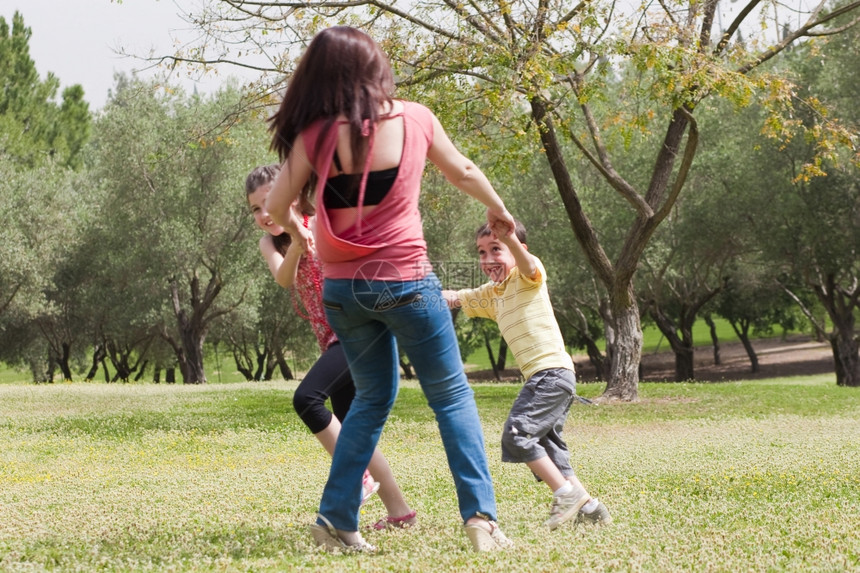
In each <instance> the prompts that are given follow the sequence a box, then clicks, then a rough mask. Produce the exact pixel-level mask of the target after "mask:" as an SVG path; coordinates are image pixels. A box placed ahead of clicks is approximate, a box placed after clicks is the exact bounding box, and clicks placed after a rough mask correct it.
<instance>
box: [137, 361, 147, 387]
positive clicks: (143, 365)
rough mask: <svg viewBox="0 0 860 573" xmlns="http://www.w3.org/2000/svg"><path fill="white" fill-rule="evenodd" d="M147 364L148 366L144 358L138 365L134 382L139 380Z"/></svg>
mask: <svg viewBox="0 0 860 573" xmlns="http://www.w3.org/2000/svg"><path fill="white" fill-rule="evenodd" d="M147 366H149V360H144V361H143V364H141V365H140V369H139V370H138V371H137V376H135V377H134V381H135V382H140V380H141V378H143V375H144V373H145V372H146V367H147Z"/></svg>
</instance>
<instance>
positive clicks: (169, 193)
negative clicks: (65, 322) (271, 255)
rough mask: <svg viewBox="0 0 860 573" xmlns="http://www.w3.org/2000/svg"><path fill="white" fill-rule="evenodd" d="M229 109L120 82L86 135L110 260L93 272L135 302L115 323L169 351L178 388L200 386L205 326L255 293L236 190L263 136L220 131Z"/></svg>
mask: <svg viewBox="0 0 860 573" xmlns="http://www.w3.org/2000/svg"><path fill="white" fill-rule="evenodd" d="M237 105H238V94H236V92H235V91H231V90H230V89H229V88H226V89H224V90H222V91H221V92H219V93H218V94H215V95H214V96H212V97H211V98H201V97H197V96H194V97H189V96H186V95H185V94H184V93H182V92H181V91H175V90H173V89H171V88H167V89H164V88H162V87H161V86H160V85H159V84H157V83H146V82H140V81H137V80H134V79H132V80H128V79H121V80H120V81H119V82H118V86H117V90H116V93H115V94H114V96H113V98H112V99H111V101H109V102H108V104H107V105H106V106H105V109H104V112H103V113H102V115H101V116H100V118H99V121H98V123H97V125H96V135H95V138H94V144H95V147H96V148H97V149H98V153H97V154H96V155H95V159H96V160H97V161H96V162H95V163H94V167H93V169H94V173H95V174H96V176H97V177H98V180H99V181H100V184H101V189H102V194H103V195H102V200H103V214H104V217H105V219H103V220H102V227H101V237H102V238H103V239H104V242H103V244H104V245H105V249H107V250H108V251H110V252H106V253H105V256H106V258H107V259H108V260H109V261H110V264H109V265H105V266H104V267H103V268H102V269H101V270H100V273H101V274H102V276H103V277H104V279H105V281H106V282H107V283H108V284H111V283H113V284H114V285H115V286H116V287H118V288H117V292H124V291H125V288H130V289H131V290H132V291H133V292H135V293H141V294H142V295H143V296H142V297H140V298H137V299H135V300H134V302H135V305H129V306H127V307H126V312H131V313H133V314H134V315H135V317H136V321H137V323H139V324H141V326H142V327H144V328H145V329H146V330H148V331H149V332H153V333H157V334H158V335H160V336H161V337H162V338H163V339H165V340H166V341H167V342H168V343H169V344H170V345H171V347H172V348H173V349H174V351H175V353H176V355H177V359H178V361H179V364H180V366H181V367H182V369H183V376H184V378H185V379H186V381H189V382H200V381H203V380H205V375H204V374H203V372H202V366H203V365H202V352H201V350H202V343H203V341H204V340H205V338H206V335H207V333H208V331H209V330H210V328H211V327H212V323H213V321H216V320H217V319H218V318H219V317H222V316H224V315H226V314H228V313H231V312H236V311H237V309H240V308H242V307H243V305H244V303H245V301H246V299H247V300H248V301H249V302H250V301H253V300H255V299H256V293H257V288H258V281H256V280H253V279H252V280H248V277H253V276H254V273H253V272H252V269H257V268H258V265H254V263H255V262H258V261H257V259H258V258H259V255H258V254H257V253H256V252H255V249H254V242H253V241H252V240H250V233H249V231H250V229H251V225H250V222H249V219H250V216H249V214H248V209H247V204H246V203H245V202H244V200H243V195H242V182H243V181H244V177H245V175H247V173H248V171H249V170H250V169H251V168H252V167H253V166H254V165H256V164H257V163H258V158H259V157H260V150H261V149H265V144H264V141H265V136H264V129H263V124H262V123H261V122H259V121H258V120H259V118H251V117H247V116H239V115H237V116H234V118H233V121H232V123H229V124H224V123H223V121H224V114H225V112H227V111H228V110H230V109H235V108H236V106H237ZM250 120H255V121H250ZM117 231H119V233H117ZM117 283H119V284H117ZM252 308H253V303H252Z"/></svg>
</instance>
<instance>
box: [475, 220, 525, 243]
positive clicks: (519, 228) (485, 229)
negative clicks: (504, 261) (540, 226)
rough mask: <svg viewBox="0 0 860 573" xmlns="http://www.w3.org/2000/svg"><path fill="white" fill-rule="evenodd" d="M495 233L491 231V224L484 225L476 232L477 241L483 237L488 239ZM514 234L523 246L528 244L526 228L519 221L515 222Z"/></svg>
mask: <svg viewBox="0 0 860 573" xmlns="http://www.w3.org/2000/svg"><path fill="white" fill-rule="evenodd" d="M492 234H493V231H492V230H491V229H490V224H489V223H484V224H483V225H481V226H480V227H478V230H477V231H475V241H477V240H478V239H480V238H481V237H487V236H489V235H492ZM514 234H515V235H516V236H517V239H519V240H520V242H521V243H522V244H524V245H525V244H527V242H526V226H525V225H523V224H522V223H521V222H520V221H519V220H516V219H515V220H514Z"/></svg>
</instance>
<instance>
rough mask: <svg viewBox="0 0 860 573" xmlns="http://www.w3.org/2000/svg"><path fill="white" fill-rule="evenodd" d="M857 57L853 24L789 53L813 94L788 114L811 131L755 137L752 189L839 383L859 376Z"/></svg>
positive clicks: (773, 251)
mask: <svg viewBox="0 0 860 573" xmlns="http://www.w3.org/2000/svg"><path fill="white" fill-rule="evenodd" d="M858 58H860V30H858V29H857V27H853V28H851V29H850V30H849V32H848V33H846V34H843V35H842V36H838V37H832V38H829V40H828V41H820V42H815V43H810V44H809V45H806V46H803V47H802V48H801V49H799V50H796V51H795V52H794V53H793V54H792V57H791V59H790V61H789V62H788V64H790V66H791V68H792V69H793V70H795V71H796V72H797V73H798V75H799V80H798V84H799V85H802V86H804V87H803V88H802V89H801V90H800V92H799V93H798V97H801V98H803V99H804V100H805V101H807V102H809V104H810V105H809V106H806V107H803V108H799V109H798V110H797V114H796V117H795V118H794V122H795V124H796V126H797V129H798V130H800V131H801V135H806V134H812V135H807V136H805V137H796V138H794V139H793V140H791V141H789V142H787V143H779V144H778V143H776V142H769V143H766V144H763V145H762V151H761V156H760V159H759V160H760V161H761V162H762V163H760V165H763V166H766V167H765V170H766V176H767V177H766V179H765V178H763V180H761V181H760V182H759V189H758V191H757V192H758V193H761V194H762V195H761V196H763V197H764V198H765V199H764V200H765V201H767V202H768V203H767V204H768V205H769V206H770V209H771V210H772V211H773V213H774V214H775V215H776V216H769V217H758V218H757V223H758V229H759V230H760V231H761V239H760V240H761V241H762V244H763V245H764V248H765V249H766V253H767V256H768V257H770V258H772V259H773V260H775V261H778V262H779V264H780V265H781V270H782V271H783V275H782V276H780V277H779V278H780V285H781V287H782V288H783V290H784V291H785V292H786V294H787V295H788V296H790V297H791V298H792V299H793V300H794V301H795V302H796V303H797V304H798V305H799V306H800V308H801V309H802V311H803V313H804V314H805V315H806V317H807V318H808V319H809V320H810V322H811V323H812V324H813V326H814V328H815V329H816V330H817V331H818V333H819V334H820V335H821V336H822V337H824V338H825V339H827V340H828V341H829V342H830V344H831V346H832V348H833V357H834V364H835V370H836V382H837V384H839V385H844V386H860V354H858V348H860V342H858V334H857V332H856V326H855V324H856V317H857V311H858V308H860V224H858V222H860V153H858V151H857V149H858V148H857V141H858V135H857V134H858V126H860V114H858V109H857V105H856V101H857V97H858V96H860V78H858V75H857V73H856V63H857V61H858ZM824 63H826V64H827V65H823V64H824ZM823 131H830V132H833V134H834V136H833V138H832V139H833V140H835V142H836V143H834V144H831V145H828V146H824V147H822V144H821V142H820V141H819V140H818V139H817V138H816V137H814V135H815V134H817V133H820V132H823ZM825 173H826V176H818V177H814V176H811V175H815V174H825ZM798 285H799V286H800V287H801V289H800V290H799V289H798V288H797V286H798ZM802 289H809V290H810V291H811V292H812V293H814V296H815V298H816V299H817V300H818V302H819V304H821V306H822V307H823V308H824V309H825V311H826V313H827V319H828V320H829V321H830V324H829V325H828V324H825V321H823V320H821V317H820V316H817V315H816V313H815V312H813V309H812V308H811V307H810V306H809V305H808V304H807V303H806V302H805V301H804V296H803V293H802Z"/></svg>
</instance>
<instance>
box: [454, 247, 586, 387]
mask: <svg viewBox="0 0 860 573" xmlns="http://www.w3.org/2000/svg"><path fill="white" fill-rule="evenodd" d="M534 259H535V266H536V267H537V276H536V277H535V278H534V279H530V278H528V277H526V276H523V275H522V274H521V273H520V271H519V269H517V268H516V267H514V269H513V270H511V272H510V273H509V274H508V276H507V277H506V278H505V280H503V281H502V282H500V283H498V284H496V283H493V282H488V283H487V284H485V285H482V286H480V287H478V288H475V289H463V290H459V291H457V296H458V298H459V299H460V305H461V308H462V309H463V312H465V313H466V316H469V317H472V318H489V319H492V320H495V321H496V322H497V323H498V325H499V330H500V331H501V333H502V336H504V338H505V341H506V342H507V343H508V347H509V348H510V349H511V352H512V353H513V355H514V358H516V360H517V364H518V365H519V367H520V370H521V371H522V373H523V376H524V377H525V378H526V380H528V379H529V378H531V377H532V376H533V375H534V374H536V373H537V372H540V371H541V370H546V369H548V368H569V369H570V370H573V360H571V358H570V354H568V353H567V350H566V349H565V347H564V340H563V339H562V336H561V330H560V329H559V327H558V322H556V320H555V314H554V313H553V310H552V303H550V300H549V292H548V291H547V288H546V280H545V277H546V270H545V269H544V267H543V263H541V262H540V260H539V259H538V258H537V257H534Z"/></svg>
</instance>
